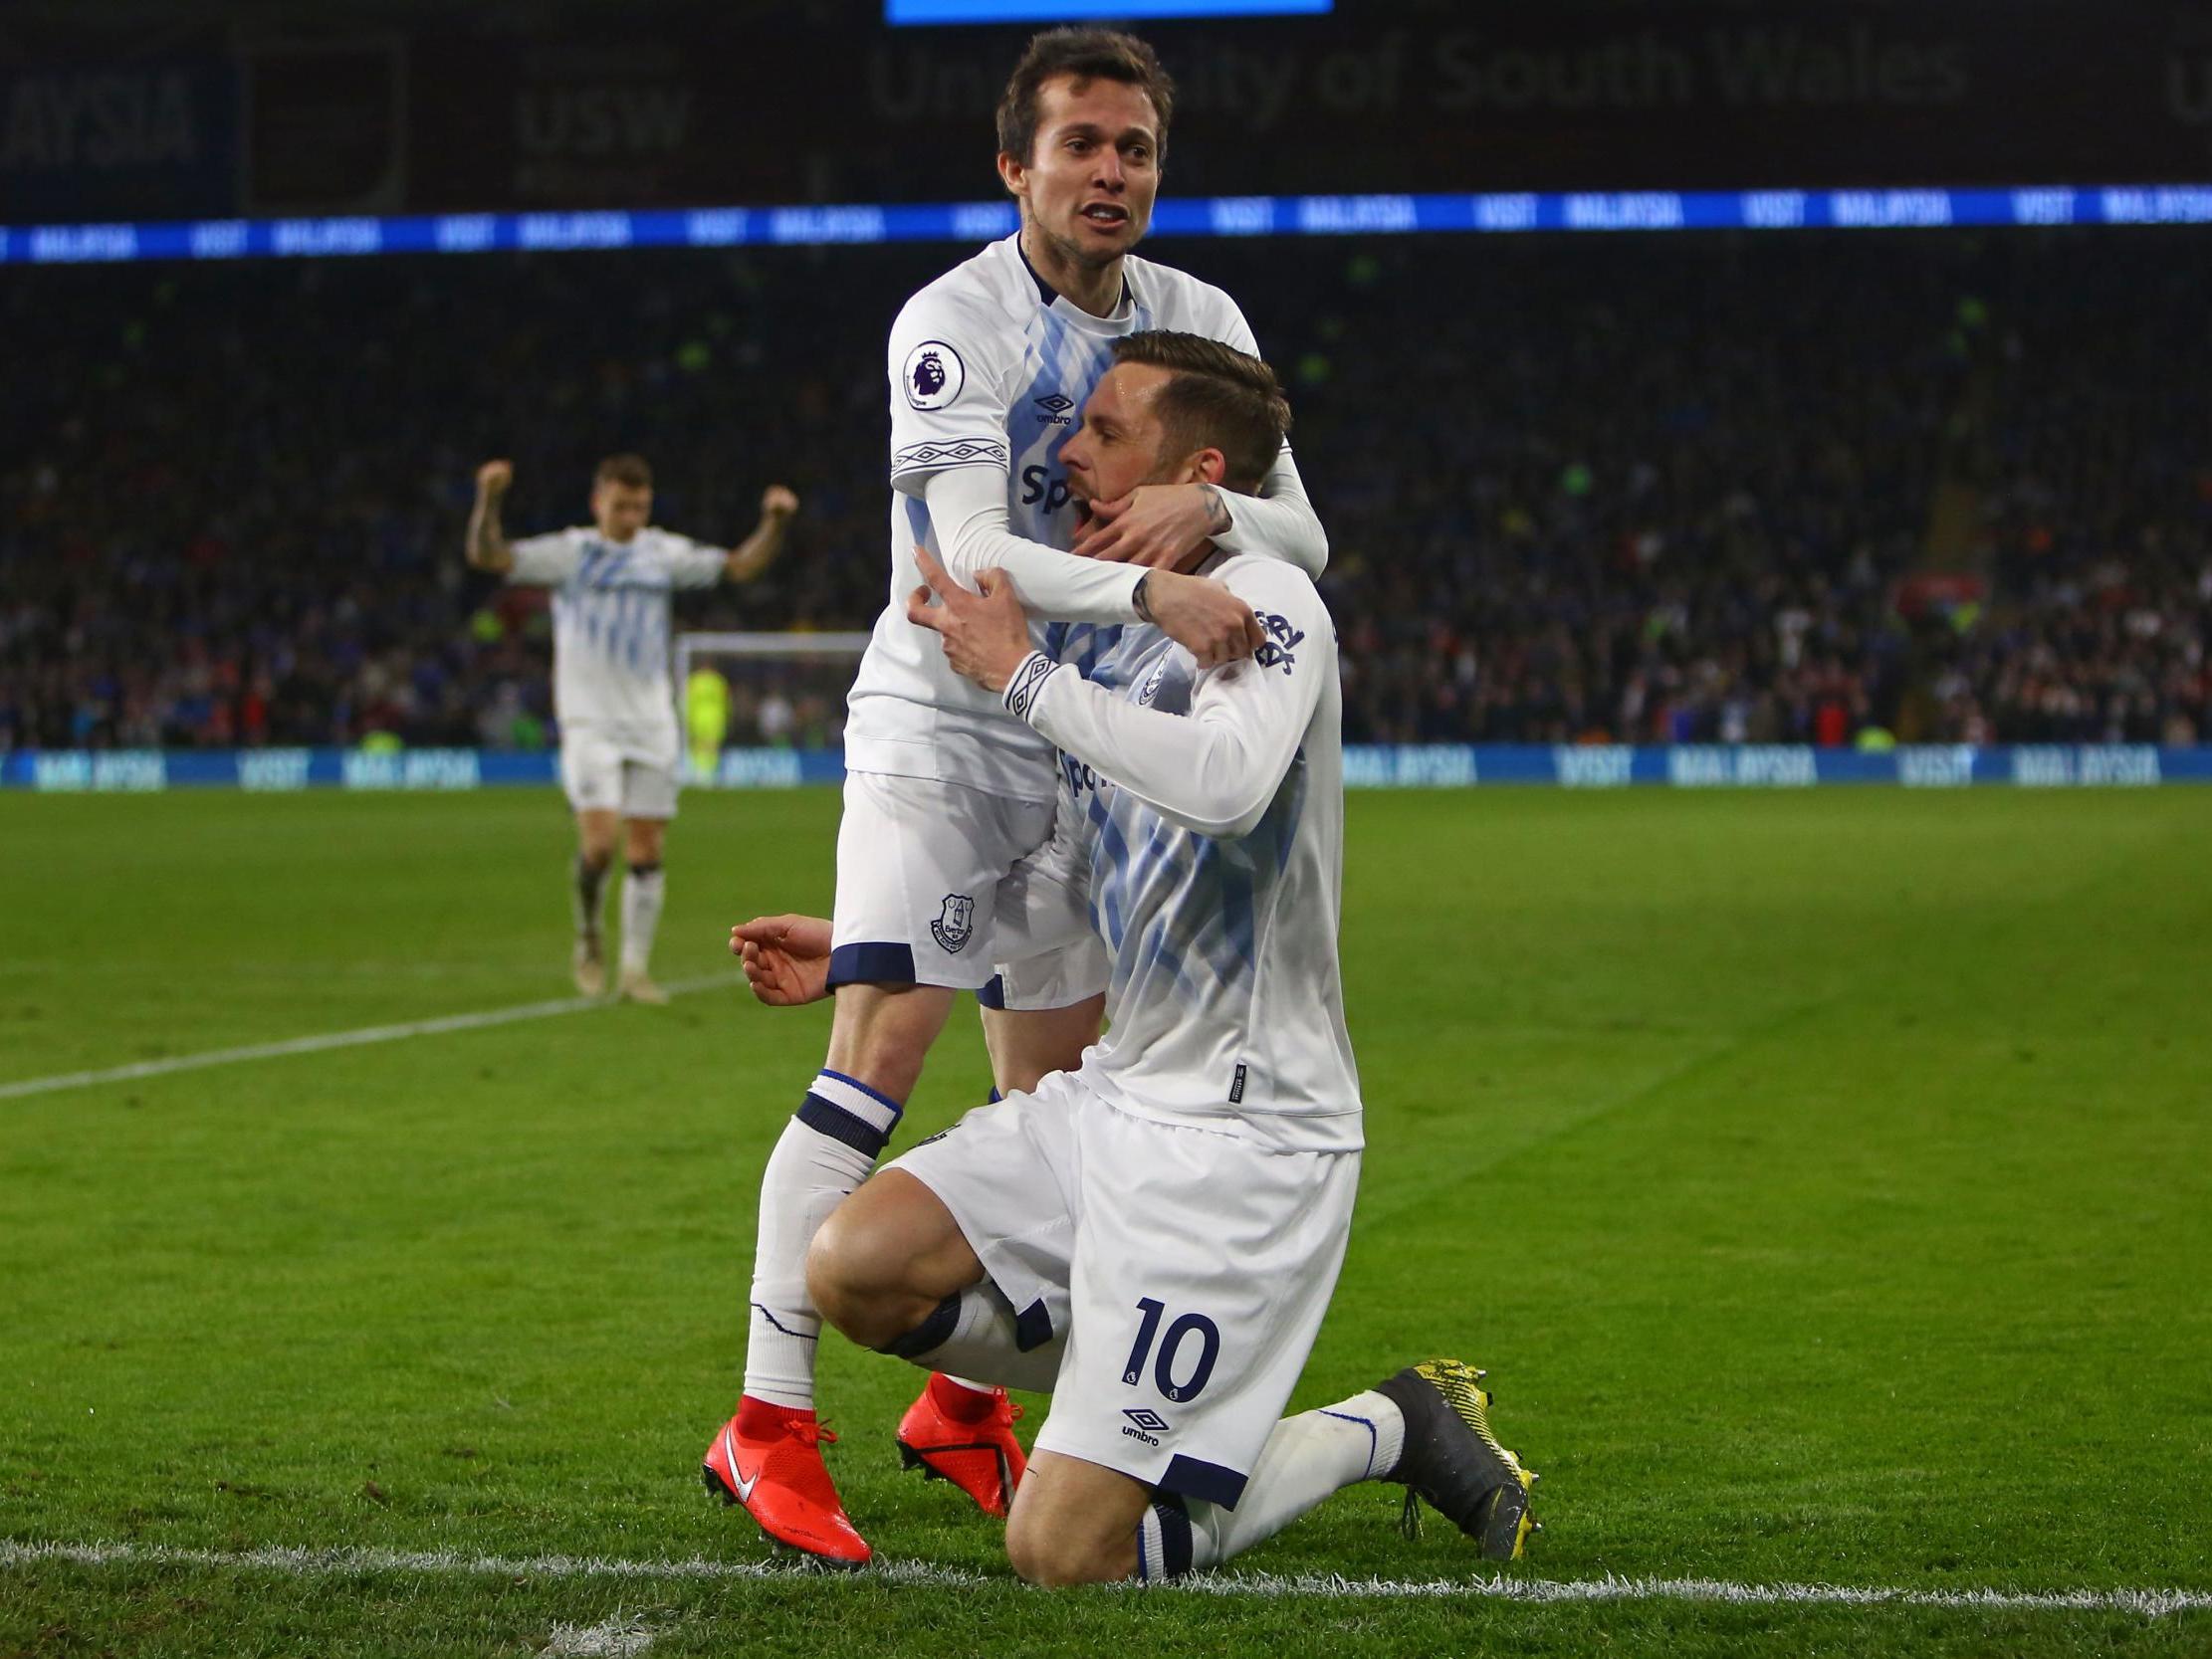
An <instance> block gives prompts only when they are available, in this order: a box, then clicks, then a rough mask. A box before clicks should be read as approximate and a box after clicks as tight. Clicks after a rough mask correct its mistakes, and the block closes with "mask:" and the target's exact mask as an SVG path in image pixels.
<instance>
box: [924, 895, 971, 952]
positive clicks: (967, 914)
mask: <svg viewBox="0 0 2212 1659" xmlns="http://www.w3.org/2000/svg"><path fill="white" fill-rule="evenodd" d="M975 932H976V901H975V900H973V899H971V898H969V897H968V895H967V894H965V893H948V894H946V895H945V911H944V914H943V915H942V916H940V917H939V918H938V919H937V920H936V921H935V922H932V923H931V924H930V936H931V937H932V938H934V939H936V940H937V942H938V943H939V944H941V945H943V946H944V947H945V950H946V953H947V954H948V955H954V956H957V955H959V954H960V952H961V947H962V946H964V945H965V944H967V942H968V941H969V939H970V938H971V937H973V936H974V934H975Z"/></svg>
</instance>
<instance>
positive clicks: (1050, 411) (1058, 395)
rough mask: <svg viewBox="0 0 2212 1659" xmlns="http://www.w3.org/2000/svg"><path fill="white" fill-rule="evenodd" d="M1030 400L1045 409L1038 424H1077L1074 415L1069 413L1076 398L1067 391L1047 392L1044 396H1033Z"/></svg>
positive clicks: (1038, 419) (1039, 417) (1038, 418)
mask: <svg viewBox="0 0 2212 1659" xmlns="http://www.w3.org/2000/svg"><path fill="white" fill-rule="evenodd" d="M1030 401H1031V402H1032V403H1034V404H1035V405H1036V406H1037V407H1038V408H1039V409H1042V410H1043V411H1044V413H1043V414H1041V415H1039V416H1038V417H1037V425H1039V426H1073V425H1074V424H1075V420H1074V417H1073V416H1071V415H1069V414H1068V411H1069V410H1070V409H1072V408H1074V407H1075V399H1073V398H1072V397H1069V396H1068V395H1067V393H1065V392H1046V393H1045V394H1044V395H1043V396H1042V397H1038V398H1031V399H1030Z"/></svg>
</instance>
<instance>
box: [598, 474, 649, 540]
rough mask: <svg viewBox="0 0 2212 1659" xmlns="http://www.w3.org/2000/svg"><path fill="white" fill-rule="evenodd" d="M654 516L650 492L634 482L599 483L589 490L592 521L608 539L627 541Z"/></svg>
mask: <svg viewBox="0 0 2212 1659" xmlns="http://www.w3.org/2000/svg"><path fill="white" fill-rule="evenodd" d="M652 518H653V492H652V491H651V489H649V488H648V489H644V490H640V489H639V488H638V487H637V486H636V485H634V484H599V485H594V486H593V487H592V490H591V521H592V522H593V523H595V524H597V525H598V526H599V533H600V534H601V535H603V536H605V537H606V538H607V539H608V540H609V541H627V540H629V538H630V537H631V536H633V535H635V534H636V533H637V532H638V531H639V530H641V529H643V528H644V527H645V526H646V524H648V523H649V522H651V520H652Z"/></svg>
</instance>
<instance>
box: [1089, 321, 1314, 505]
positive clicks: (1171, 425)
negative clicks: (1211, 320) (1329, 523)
mask: <svg viewBox="0 0 2212 1659" xmlns="http://www.w3.org/2000/svg"><path fill="white" fill-rule="evenodd" d="M1114 361H1115V362H1117V363H1146V364H1149V365H1151V366H1152V367H1154V368H1164V369H1167V370H1169V371H1170V372H1171V375H1172V378H1171V379H1170V380H1169V381H1168V383H1167V384H1166V385H1165V386H1162V387H1161V388H1160V399H1159V403H1158V405H1157V407H1158V408H1159V410H1160V424H1161V426H1162V428H1163V429H1164V432H1165V436H1166V440H1167V445H1168V447H1169V449H1171V450H1172V451H1173V452H1174V453H1176V454H1180V455H1191V454H1195V453H1196V452H1197V451H1199V450H1202V449H1217V450H1219V451H1220V452H1221V459H1222V461H1223V463H1224V466H1223V468H1222V475H1221V482H1222V483H1223V484H1224V485H1226V486H1227V487H1228V488H1229V489H1231V490H1234V491H1237V492H1239V493H1240V494H1243V495H1250V494H1252V493H1253V492H1254V491H1256V490H1257V489H1258V488H1259V481H1260V480H1261V479H1263V478H1265V477H1266V476H1267V472H1268V469H1269V468H1271V467H1273V466H1274V464H1275V457H1276V456H1277V455H1279V454H1281V453H1282V446H1283V440H1284V439H1285V438H1287V437H1288V436H1289V435H1290V401H1289V399H1287V398H1285V397H1284V396H1283V395H1282V383H1281V382H1280V381H1278V380H1277V379H1276V378H1275V371H1274V370H1273V369H1271V368H1269V367H1268V366H1267V365H1266V364H1265V363H1263V362H1261V361H1260V360H1259V359H1258V358H1257V357H1254V356H1252V355H1251V354H1250V353H1248V352H1243V351H1239V350H1237V349H1236V347H1234V346H1233V345H1223V344H1222V343H1221V342H1220V341H1219V340H1211V339H1206V338H1203V337H1202V336H1200V335H1198V334H1183V333H1177V332H1176V331H1175V330H1173V329H1171V328H1149V329H1144V330H1141V331H1140V332H1138V333H1134V334H1124V335H1122V337H1121V338H1120V339H1118V340H1116V341H1114Z"/></svg>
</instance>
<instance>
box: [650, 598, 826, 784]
mask: <svg viewBox="0 0 2212 1659" xmlns="http://www.w3.org/2000/svg"><path fill="white" fill-rule="evenodd" d="M869 638H870V636H869V635H867V634H859V633H835V634H814V633H760V632H753V631H750V630H744V631H738V632H733V633H687V634H678V635H677V636H676V718H677V724H678V726H680V727H681V729H682V731H683V736H684V770H685V777H686V780H687V781H688V782H690V783H693V784H699V785H706V786H708V787H715V786H721V787H725V788H746V787H759V786H764V785H765V786H771V787H774V786H778V785H789V784H795V783H814V782H831V781H834V780H835V779H836V778H837V777H839V776H841V775H842V773H843V769H844V760H843V750H844V733H845V693H846V692H847V691H849V690H851V688H852V677H853V671H854V669H855V668H856V667H857V666H858V664H859V661H860V655H861V653H862V652H864V651H866V650H867V649H868V640H869ZM710 673H711V675H712V676H713V678H712V679H708V678H706V676H707V675H708V674H710ZM694 676H700V680H699V683H698V684H696V685H695V684H694Z"/></svg>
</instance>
